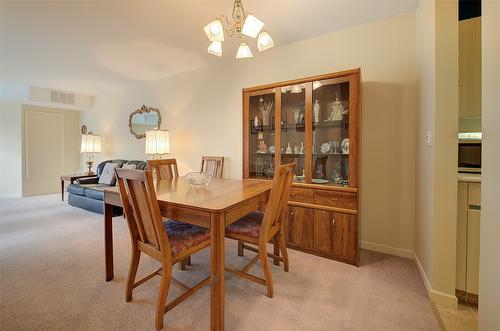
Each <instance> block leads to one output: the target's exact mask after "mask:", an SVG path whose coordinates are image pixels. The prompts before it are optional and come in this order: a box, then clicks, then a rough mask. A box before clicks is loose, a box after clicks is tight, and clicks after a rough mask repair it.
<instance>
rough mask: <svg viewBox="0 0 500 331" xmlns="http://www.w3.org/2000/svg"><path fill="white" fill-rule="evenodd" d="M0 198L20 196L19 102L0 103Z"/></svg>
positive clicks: (4, 101) (5, 101)
mask: <svg viewBox="0 0 500 331" xmlns="http://www.w3.org/2000/svg"><path fill="white" fill-rule="evenodd" d="M0 107H1V108H0V142H1V149H0V198H2V197H4V198H7V197H18V196H21V176H22V173H21V170H22V166H21V147H22V144H21V142H22V139H21V138H22V136H21V131H22V130H21V114H22V112H21V110H22V105H21V104H20V103H19V102H13V101H8V100H3V99H2V100H1V103H0Z"/></svg>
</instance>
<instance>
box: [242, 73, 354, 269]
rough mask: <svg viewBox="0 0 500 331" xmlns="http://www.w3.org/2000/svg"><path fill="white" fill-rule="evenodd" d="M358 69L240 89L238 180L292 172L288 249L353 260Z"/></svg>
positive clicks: (351, 262)
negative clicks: (291, 167) (284, 169)
mask: <svg viewBox="0 0 500 331" xmlns="http://www.w3.org/2000/svg"><path fill="white" fill-rule="evenodd" d="M359 97H360V69H354V70H348V71H342V72H337V73H332V74H326V75H320V76H315V77H308V78H303V79H297V80H291V81H287V82H281V83H275V84H269V85H263V86H256V87H251V88H245V89H243V177H244V178H246V179H255V180H271V179H272V177H273V174H274V169H275V167H276V166H278V165H280V164H286V163H295V164H296V171H295V176H294V178H293V186H292V189H291V192H290V199H289V202H288V205H289V208H288V219H287V222H285V231H286V238H287V245H288V247H290V248H293V249H297V250H301V251H304V252H308V253H312V254H315V255H319V256H323V257H327V258H331V259H334V260H339V261H343V262H347V263H350V264H354V265H358V262H359V220H358V217H359V208H358V206H359V190H358V185H359V181H358V148H359V123H360V120H359V105H360V101H359Z"/></svg>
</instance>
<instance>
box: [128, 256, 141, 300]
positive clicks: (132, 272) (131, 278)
mask: <svg viewBox="0 0 500 331" xmlns="http://www.w3.org/2000/svg"><path fill="white" fill-rule="evenodd" d="M140 259H141V251H139V250H138V249H137V248H136V247H135V246H132V257H131V258H130V267H129V270H128V276H127V284H126V286H125V301H126V302H130V301H131V300H132V291H133V290H134V284H135V277H136V275H137V269H138V267H139V261H140Z"/></svg>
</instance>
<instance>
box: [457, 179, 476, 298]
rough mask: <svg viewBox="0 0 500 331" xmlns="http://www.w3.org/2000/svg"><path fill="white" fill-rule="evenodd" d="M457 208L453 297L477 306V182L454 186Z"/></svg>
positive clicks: (461, 183)
mask: <svg viewBox="0 0 500 331" xmlns="http://www.w3.org/2000/svg"><path fill="white" fill-rule="evenodd" d="M457 208H458V210H457V264H456V295H457V297H458V298H459V299H460V300H461V301H465V302H468V303H472V304H477V301H478V296H477V295H478V290H479V239H480V227H481V226H480V219H481V183H477V182H459V183H458V201H457Z"/></svg>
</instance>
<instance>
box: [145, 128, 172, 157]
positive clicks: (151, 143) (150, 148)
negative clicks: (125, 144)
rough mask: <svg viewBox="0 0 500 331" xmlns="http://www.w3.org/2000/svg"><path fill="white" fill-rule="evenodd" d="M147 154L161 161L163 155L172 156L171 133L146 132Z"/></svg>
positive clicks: (166, 131) (161, 131)
mask: <svg viewBox="0 0 500 331" xmlns="http://www.w3.org/2000/svg"><path fill="white" fill-rule="evenodd" d="M146 154H148V155H151V156H152V159H156V160H158V159H160V158H161V155H164V154H170V133H169V132H168V130H158V129H155V130H149V131H146Z"/></svg>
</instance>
